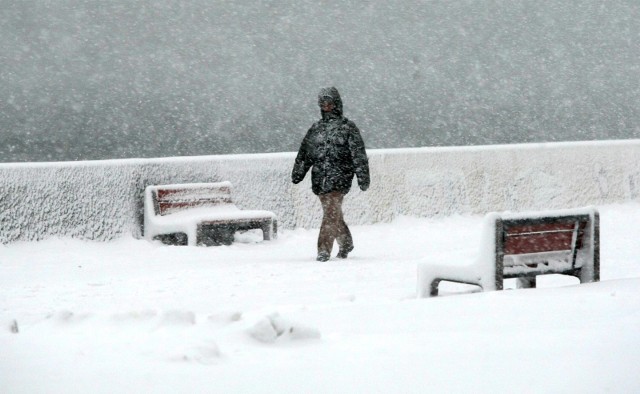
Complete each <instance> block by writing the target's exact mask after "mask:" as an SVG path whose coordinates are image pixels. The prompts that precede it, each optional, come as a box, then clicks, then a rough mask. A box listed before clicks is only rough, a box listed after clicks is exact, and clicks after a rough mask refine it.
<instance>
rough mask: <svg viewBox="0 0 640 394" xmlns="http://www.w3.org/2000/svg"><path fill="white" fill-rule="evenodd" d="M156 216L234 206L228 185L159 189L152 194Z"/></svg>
mask: <svg viewBox="0 0 640 394" xmlns="http://www.w3.org/2000/svg"><path fill="white" fill-rule="evenodd" d="M151 195H152V198H153V200H154V201H153V202H154V208H155V213H156V215H160V216H164V215H168V214H171V213H174V212H179V211H182V210H185V209H189V208H199V207H215V206H221V205H228V204H233V202H232V200H231V188H230V187H229V185H228V184H223V185H221V186H212V185H211V184H207V185H203V186H202V187H195V186H190V187H182V188H181V187H178V186H174V187H166V188H162V187H158V188H157V189H155V190H153V192H152V193H151Z"/></svg>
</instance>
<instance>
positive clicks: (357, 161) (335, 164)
mask: <svg viewBox="0 0 640 394" xmlns="http://www.w3.org/2000/svg"><path fill="white" fill-rule="evenodd" d="M327 96H328V97H329V98H330V99H331V100H332V101H333V103H334V105H335V108H334V109H333V111H331V113H325V112H322V111H321V112H322V119H320V120H319V121H317V122H316V123H314V124H313V126H311V128H310V129H309V131H307V135H306V136H305V137H304V139H303V140H302V144H301V145H300V150H299V151H298V156H297V157H296V161H295V164H294V166H293V172H292V173H291V180H292V181H293V183H299V182H301V181H302V180H303V179H304V177H305V175H306V174H307V171H309V168H311V167H313V169H312V170H311V189H312V190H313V192H314V193H315V194H326V193H330V192H333V191H339V192H342V193H343V194H346V193H348V192H349V190H350V189H351V182H352V180H353V176H354V174H355V175H356V176H357V178H358V185H359V186H360V189H361V190H363V191H364V190H367V189H368V188H369V161H368V159H367V153H366V151H365V147H364V141H363V140H362V137H361V136H360V130H358V128H357V127H356V125H355V123H353V122H352V121H350V120H349V119H347V118H345V117H344V116H342V100H341V99H340V94H339V93H338V90H337V89H336V88H328V89H323V90H322V91H321V92H320V95H319V97H318V102H320V101H322V100H323V97H325V98H326V97H327Z"/></svg>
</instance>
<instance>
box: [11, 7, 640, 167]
mask: <svg viewBox="0 0 640 394" xmlns="http://www.w3.org/2000/svg"><path fill="white" fill-rule="evenodd" d="M338 4H339V5H338ZM639 9H640V2H638V1H637V0H627V1H624V0H620V1H602V0H549V1H540V0H510V1H506V0H505V1H499V0H467V1H456V0H433V1H420V0H406V1H402V2H386V1H372V2H362V1H355V0H353V1H344V2H335V3H334V2H331V1H319V0H315V1H310V0H280V1H278V0H273V1H266V0H265V1H247V2H244V1H242V2H240V1H239V2H226V1H213V0H206V1H205V0H180V1H173V0H140V1H135V0H134V1H132V0H114V1H98V0H95V1H81V0H50V1H46V0H32V1H30V0H22V1H9V0H0V161H3V162H12V161H50V160H86V159H104V158H124V157H161V156H180V155H206V154H224V153H240V152H242V153H253V152H275V151H294V150H296V149H297V148H298V145H299V143H300V141H301V139H302V137H303V135H304V133H305V132H306V130H307V129H308V127H309V126H310V124H311V123H312V122H313V121H314V120H315V119H316V118H317V117H318V116H319V111H318V108H317V104H316V94H317V92H318V90H319V89H320V88H321V87H324V86H331V85H334V86H336V87H338V89H339V90H340V92H341V94H342V95H343V100H344V102H345V113H346V115H347V116H348V117H349V118H351V119H352V120H354V121H355V122H356V124H357V125H358V126H359V127H360V128H361V129H362V131H363V135H364V138H365V141H366V144H367V147H368V148H395V147H412V146H435V145H478V144H502V143H518V142H532V141H536V142H537V141H572V140H599V139H619V138H640V106H639V104H638V103H639V102H640V101H639V98H640V11H639Z"/></svg>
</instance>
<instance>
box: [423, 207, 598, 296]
mask: <svg viewBox="0 0 640 394" xmlns="http://www.w3.org/2000/svg"><path fill="white" fill-rule="evenodd" d="M484 231H485V238H488V240H486V241H485V243H486V245H485V246H484V250H483V253H481V254H482V255H481V256H480V257H479V259H478V261H477V262H476V263H475V264H471V265H468V266H462V267H460V266H448V265H447V266H443V265H432V264H420V265H419V268H418V295H419V297H428V296H437V295H438V285H439V283H440V282H441V281H451V282H458V283H466V284H473V285H477V286H480V287H481V288H482V289H483V290H502V289H503V287H504V279H508V278H516V279H517V286H518V287H520V288H527V287H536V276H537V275H544V274H564V275H571V276H575V277H577V278H578V279H579V280H580V283H586V282H596V281H599V280H600V226H599V214H598V211H597V210H595V209H592V208H591V209H579V210H565V211H548V212H529V213H519V214H503V215H499V214H495V213H494V214H489V215H487V217H486V218H485V230H484Z"/></svg>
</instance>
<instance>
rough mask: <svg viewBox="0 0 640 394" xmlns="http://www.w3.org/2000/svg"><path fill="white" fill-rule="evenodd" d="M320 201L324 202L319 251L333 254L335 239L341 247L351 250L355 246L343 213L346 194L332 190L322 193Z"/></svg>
mask: <svg viewBox="0 0 640 394" xmlns="http://www.w3.org/2000/svg"><path fill="white" fill-rule="evenodd" d="M318 197H320V203H321V204H322V211H323V213H324V216H323V217H322V226H320V235H319V236H318V253H328V254H331V250H332V249H333V241H334V240H336V241H338V246H339V247H340V249H343V248H344V249H346V250H350V249H352V248H353V238H352V237H351V232H350V231H349V227H347V223H345V221H344V216H343V215H342V200H343V199H344V194H342V193H340V192H331V193H327V194H321V195H319V196H318Z"/></svg>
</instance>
